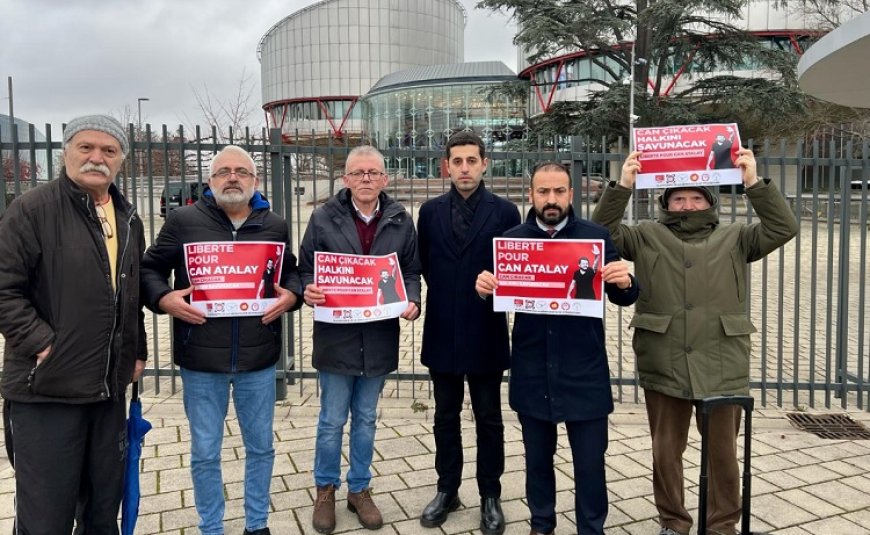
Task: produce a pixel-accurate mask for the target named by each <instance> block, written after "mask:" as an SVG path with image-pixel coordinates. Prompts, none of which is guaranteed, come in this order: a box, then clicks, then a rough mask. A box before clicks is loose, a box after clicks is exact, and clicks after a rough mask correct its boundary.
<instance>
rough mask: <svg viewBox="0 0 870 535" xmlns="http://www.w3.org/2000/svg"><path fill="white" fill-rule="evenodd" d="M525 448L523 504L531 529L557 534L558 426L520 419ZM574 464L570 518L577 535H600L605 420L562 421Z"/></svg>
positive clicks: (604, 497)
mask: <svg viewBox="0 0 870 535" xmlns="http://www.w3.org/2000/svg"><path fill="white" fill-rule="evenodd" d="M519 419H520V425H521V426H522V428H523V445H524V446H525V449H526V499H527V500H528V502H529V511H530V512H531V514H532V528H533V529H534V530H535V531H537V532H538V533H552V532H553V530H554V529H556V473H555V470H554V468H553V456H554V455H555V454H556V436H557V430H556V426H557V425H558V424H556V423H553V422H547V421H544V420H538V419H537V418H532V417H530V416H524V415H522V414H519ZM565 428H566V429H567V430H568V442H569V443H570V444H571V456H572V457H573V460H574V515H575V517H576V522H577V532H578V533H579V535H589V534H594V535H603V534H604V521H605V520H607V480H606V476H605V470H604V452H605V451H607V418H598V419H595V420H581V421H574V422H565Z"/></svg>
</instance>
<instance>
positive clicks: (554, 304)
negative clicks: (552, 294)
mask: <svg viewBox="0 0 870 535" xmlns="http://www.w3.org/2000/svg"><path fill="white" fill-rule="evenodd" d="M550 310H559V303H557V302H555V301H550Z"/></svg>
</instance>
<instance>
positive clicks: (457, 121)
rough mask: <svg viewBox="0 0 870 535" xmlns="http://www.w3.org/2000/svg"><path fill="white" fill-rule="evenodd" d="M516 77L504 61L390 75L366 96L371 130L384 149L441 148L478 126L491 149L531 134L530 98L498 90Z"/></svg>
mask: <svg viewBox="0 0 870 535" xmlns="http://www.w3.org/2000/svg"><path fill="white" fill-rule="evenodd" d="M513 80H516V75H515V74H514V72H513V71H511V70H510V69H509V68H508V67H507V65H505V64H504V63H502V62H500V61H488V62H475V63H459V64H453V65H434V66H430V67H419V68H416V69H411V70H408V71H402V72H397V73H393V74H390V75H388V76H385V77H384V78H382V79H381V80H380V81H378V83H377V84H375V86H374V87H373V88H372V89H371V91H369V93H368V94H367V95H366V96H365V97H363V100H362V106H361V109H362V118H363V129H364V130H365V132H366V134H367V135H368V136H369V137H370V138H372V139H373V140H375V141H376V142H377V144H378V146H380V147H384V148H422V149H429V150H441V149H442V148H443V147H444V143H445V141H446V140H447V139H448V138H449V137H450V135H451V134H453V133H454V132H458V131H460V130H472V131H474V132H476V133H477V134H478V135H480V137H481V138H483V139H484V141H485V142H486V143H487V145H488V146H490V147H499V146H503V145H504V144H505V143H506V142H507V141H509V140H511V139H521V138H523V137H524V135H525V127H526V124H525V119H524V117H525V113H524V111H525V102H524V100H523V99H519V100H517V99H510V98H508V97H505V96H504V95H503V94H498V93H497V92H493V89H494V88H497V87H498V86H500V85H501V84H503V83H505V82H508V81H513Z"/></svg>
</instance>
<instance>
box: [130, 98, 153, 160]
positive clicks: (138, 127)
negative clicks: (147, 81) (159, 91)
mask: <svg viewBox="0 0 870 535" xmlns="http://www.w3.org/2000/svg"><path fill="white" fill-rule="evenodd" d="M149 100H151V99H150V98H148V97H139V98H138V99H136V106H137V107H138V108H139V116H138V124H137V125H136V137H138V138H140V139H141V138H142V101H145V102H148V101H149ZM133 141H136V140H133ZM134 155H135V150H134ZM144 163H145V162H142V163H139V164H138V165H137V167H139V169H138V171H139V174H140V175H142V174H144V171H145V166H144Z"/></svg>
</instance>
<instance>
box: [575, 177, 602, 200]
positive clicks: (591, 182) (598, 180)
mask: <svg viewBox="0 0 870 535" xmlns="http://www.w3.org/2000/svg"><path fill="white" fill-rule="evenodd" d="M604 183H605V179H604V176H603V175H601V174H600V173H589V174H588V175H583V176H581V177H580V198H581V199H584V200H586V199H588V200H589V201H591V202H594V203H595V202H598V199H600V198H601V194H602V193H603V192H604Z"/></svg>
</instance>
